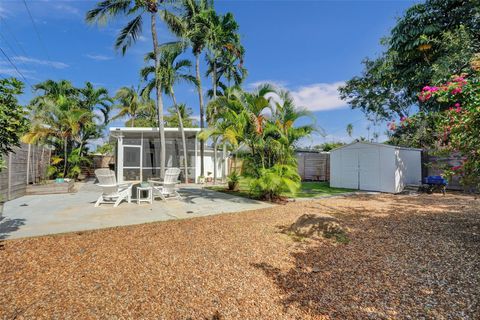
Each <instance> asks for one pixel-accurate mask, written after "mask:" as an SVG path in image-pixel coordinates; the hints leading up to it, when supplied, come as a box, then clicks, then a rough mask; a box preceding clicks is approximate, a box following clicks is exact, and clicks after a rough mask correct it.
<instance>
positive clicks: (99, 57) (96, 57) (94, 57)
mask: <svg viewBox="0 0 480 320" xmlns="http://www.w3.org/2000/svg"><path fill="white" fill-rule="evenodd" d="M85 56H86V57H87V58H90V59H92V60H95V61H107V60H112V59H113V58H112V57H109V56H104V55H102V54H86V55H85Z"/></svg>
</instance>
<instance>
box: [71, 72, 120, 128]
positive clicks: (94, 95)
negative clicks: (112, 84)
mask: <svg viewBox="0 0 480 320" xmlns="http://www.w3.org/2000/svg"><path fill="white" fill-rule="evenodd" d="M79 91H80V95H81V102H80V105H81V107H82V108H84V109H88V110H91V111H92V112H93V111H96V110H98V111H100V112H101V113H102V116H103V119H102V124H103V125H107V124H108V123H109V122H110V118H109V116H110V111H111V108H112V104H113V99H112V98H111V97H110V95H109V94H108V90H107V89H105V88H98V89H96V88H95V87H94V86H93V84H92V83H91V82H88V81H87V82H86V83H85V87H84V88H81V89H80V90H79Z"/></svg>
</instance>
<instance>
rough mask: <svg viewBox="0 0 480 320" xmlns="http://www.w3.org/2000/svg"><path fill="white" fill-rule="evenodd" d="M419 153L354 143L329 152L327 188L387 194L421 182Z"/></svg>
mask: <svg viewBox="0 0 480 320" xmlns="http://www.w3.org/2000/svg"><path fill="white" fill-rule="evenodd" d="M421 153H422V150H421V149H411V148H403V147H397V146H391V145H387V144H383V143H372V142H363V141H360V142H354V143H352V144H348V145H345V146H342V147H340V148H337V149H334V150H332V151H330V185H331V186H332V187H337V188H350V189H359V190H366V191H381V192H389V193H398V192H401V191H402V190H403V189H404V188H405V186H407V185H419V184H420V183H421V180H422V163H421V162H422V161H421Z"/></svg>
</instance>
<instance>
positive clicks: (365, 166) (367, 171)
mask: <svg viewBox="0 0 480 320" xmlns="http://www.w3.org/2000/svg"><path fill="white" fill-rule="evenodd" d="M379 156H380V152H379V149H378V148H368V149H365V150H359V151H358V168H359V184H360V189H361V190H370V191H380V190H381V186H380V157H379Z"/></svg>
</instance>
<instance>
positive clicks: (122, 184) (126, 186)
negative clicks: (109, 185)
mask: <svg viewBox="0 0 480 320" xmlns="http://www.w3.org/2000/svg"><path fill="white" fill-rule="evenodd" d="M117 187H118V188H122V189H131V188H132V187H133V183H118V184H117Z"/></svg>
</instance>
